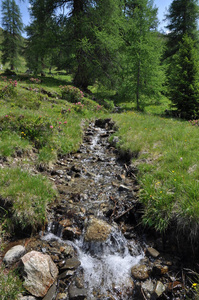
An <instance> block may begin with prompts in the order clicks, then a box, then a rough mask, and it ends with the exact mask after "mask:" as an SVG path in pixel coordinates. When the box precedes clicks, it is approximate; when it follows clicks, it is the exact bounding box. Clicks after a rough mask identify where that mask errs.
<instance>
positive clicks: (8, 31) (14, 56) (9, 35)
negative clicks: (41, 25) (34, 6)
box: [2, 0, 23, 70]
mask: <svg viewBox="0 0 199 300" xmlns="http://www.w3.org/2000/svg"><path fill="white" fill-rule="evenodd" d="M2 27H3V29H4V31H3V37H4V39H3V42H2V63H3V64H5V63H9V64H10V68H11V70H14V68H15V67H16V66H17V65H18V61H17V60H18V57H19V53H20V50H21V46H22V38H21V34H22V32H23V23H22V17H21V13H20V9H19V6H18V5H17V4H16V2H15V0H4V1H2Z"/></svg>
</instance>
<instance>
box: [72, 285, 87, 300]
mask: <svg viewBox="0 0 199 300" xmlns="http://www.w3.org/2000/svg"><path fill="white" fill-rule="evenodd" d="M68 293H69V299H70V300H84V299H85V297H86V296H87V291H86V289H84V288H83V289H81V288H77V287H76V286H75V285H73V284H71V285H70V287H69V290H68Z"/></svg>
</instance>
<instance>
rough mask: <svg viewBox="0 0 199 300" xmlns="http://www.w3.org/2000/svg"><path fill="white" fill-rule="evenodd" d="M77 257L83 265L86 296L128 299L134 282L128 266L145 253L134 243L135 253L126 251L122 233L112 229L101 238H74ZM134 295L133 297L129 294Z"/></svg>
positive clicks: (138, 260) (134, 263)
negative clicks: (104, 238)
mask: <svg viewBox="0 0 199 300" xmlns="http://www.w3.org/2000/svg"><path fill="white" fill-rule="evenodd" d="M76 245H77V246H78V255H79V260H80V261H81V266H82V267H83V269H84V277H85V284H86V286H87V289H88V297H87V299H89V300H91V299H97V298H95V296H97V295H100V297H101V299H109V298H108V297H110V295H111V298H110V299H115V300H119V299H123V300H125V299H128V300H129V299H131V298H129V297H130V295H132V294H133V286H134V285H133V282H132V279H131V276H130V271H131V268H132V267H133V266H134V265H136V264H139V262H140V260H141V259H142V258H143V257H144V253H143V252H142V251H140V250H139V249H138V247H136V246H135V253H134V255H133V256H132V255H131V254H130V253H129V250H128V247H127V242H126V240H125V238H124V236H123V235H122V234H121V233H120V232H117V231H115V232H114V233H112V234H111V235H110V237H109V239H108V240H107V241H106V242H104V243H100V242H90V243H85V242H84V241H83V239H81V240H79V241H77V242H76ZM132 299H133V298H132Z"/></svg>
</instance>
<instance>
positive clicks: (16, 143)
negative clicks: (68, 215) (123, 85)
mask: <svg viewBox="0 0 199 300" xmlns="http://www.w3.org/2000/svg"><path fill="white" fill-rule="evenodd" d="M30 79H31V77H30V76H27V75H17V76H15V77H10V78H9V77H5V76H3V77H2V76H1V77H0V108H1V109H0V158H1V159H4V160H5V159H9V164H10V168H9V167H4V168H2V169H0V186H1V189H0V199H2V201H3V202H2V203H3V206H1V209H0V223H1V225H2V224H3V227H4V228H3V230H4V229H5V228H6V229H9V230H10V231H12V227H16V226H19V227H20V228H21V229H22V230H23V228H26V227H29V228H32V230H35V229H36V228H38V227H40V226H41V225H42V224H44V223H45V220H46V209H47V206H48V204H49V203H50V202H51V201H53V199H55V196H56V193H55V191H54V189H53V188H52V184H51V183H49V182H48V180H47V179H46V178H45V177H42V176H35V175H34V174H31V173H29V172H27V171H24V170H25V169H26V168H27V164H28V166H30V169H34V168H37V167H38V166H40V165H42V166H44V167H46V168H48V166H49V165H52V164H53V163H55V162H56V161H57V159H58V158H59V157H60V156H65V155H67V154H69V153H71V152H76V151H77V150H78V149H79V147H80V144H81V141H82V133H83V125H82V124H83V122H82V121H83V120H84V126H85V125H86V124H87V122H86V120H90V119H92V118H93V117H94V116H102V115H103V109H102V108H101V107H99V105H98V104H97V103H95V102H94V101H92V100H90V99H88V98H86V97H84V98H82V99H81V102H80V101H79V103H78V104H75V103H71V102H68V101H67V97H66V99H61V88H60V85H61V84H63V83H64V85H66V84H67V83H68V82H69V81H70V80H71V78H70V76H66V75H63V76H62V77H61V76H60V75H56V76H55V78H52V77H45V78H38V79H39V80H38V81H35V80H30ZM36 82H37V83H36ZM69 99H70V95H69ZM77 100H79V99H77ZM33 152H34V155H33ZM18 153H20V156H22V157H21V158H20V161H19V162H18V165H19V168H15V167H13V166H14V159H15V157H16V156H17V155H18ZM30 157H31V160H30ZM10 225H12V226H10Z"/></svg>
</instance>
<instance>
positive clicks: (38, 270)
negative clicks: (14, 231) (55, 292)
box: [21, 251, 58, 297]
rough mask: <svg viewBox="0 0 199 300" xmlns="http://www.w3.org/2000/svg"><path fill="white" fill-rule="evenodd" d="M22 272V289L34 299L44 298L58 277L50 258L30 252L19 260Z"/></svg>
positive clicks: (39, 253)
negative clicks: (34, 297) (23, 280)
mask: <svg viewBox="0 0 199 300" xmlns="http://www.w3.org/2000/svg"><path fill="white" fill-rule="evenodd" d="M21 261H22V266H23V271H24V279H25V282H24V287H25V288H26V290H27V291H28V292H30V294H32V295H34V296H36V297H44V296H45V295H46V293H47V291H48V289H49V288H50V287H51V285H52V284H53V283H54V281H55V280H56V278H57V275H58V269H57V267H56V265H55V263H54V262H53V261H52V259H51V257H50V256H49V255H46V254H42V253H41V252H37V251H31V252H29V253H27V254H26V255H24V256H23V257H22V258H21Z"/></svg>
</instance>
